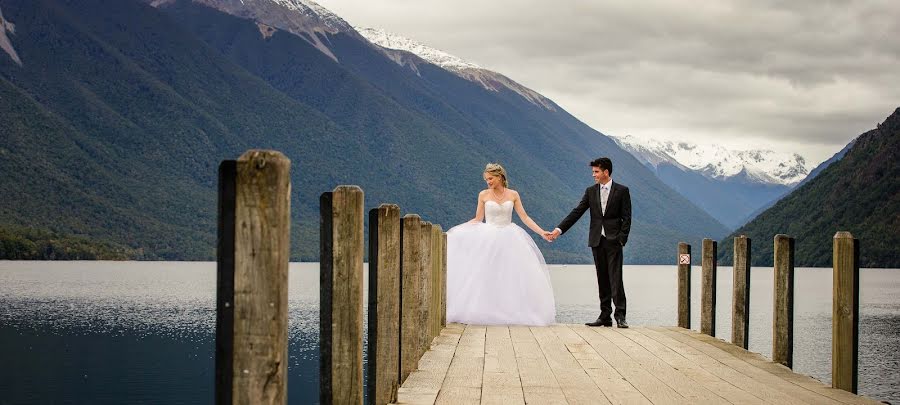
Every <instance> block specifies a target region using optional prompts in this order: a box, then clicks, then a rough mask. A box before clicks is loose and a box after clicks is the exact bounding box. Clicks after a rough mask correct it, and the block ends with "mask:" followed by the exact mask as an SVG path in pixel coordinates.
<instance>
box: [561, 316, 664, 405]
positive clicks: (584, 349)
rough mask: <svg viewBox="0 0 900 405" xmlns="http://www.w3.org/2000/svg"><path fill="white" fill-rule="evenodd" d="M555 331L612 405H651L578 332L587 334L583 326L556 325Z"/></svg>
mask: <svg viewBox="0 0 900 405" xmlns="http://www.w3.org/2000/svg"><path fill="white" fill-rule="evenodd" d="M552 329H553V331H554V332H555V333H556V335H557V336H559V339H560V341H562V342H563V344H565V345H566V348H567V349H568V350H569V352H570V353H571V354H572V356H573V357H575V359H576V360H577V361H578V363H579V364H580V365H581V367H582V369H583V370H584V371H585V373H587V375H588V376H589V377H590V378H591V380H592V381H593V382H594V384H595V385H596V386H597V387H599V388H600V391H601V392H602V393H603V395H604V396H605V397H606V399H607V400H608V401H609V402H610V403H612V404H650V403H651V402H650V401H649V400H647V398H645V397H644V395H643V394H641V392H640V391H638V390H637V389H636V388H634V386H633V385H631V383H629V382H628V381H626V380H625V379H624V378H622V376H621V375H620V374H619V372H617V371H616V370H615V369H614V368H613V367H612V366H611V365H609V363H607V362H606V360H604V359H603V358H602V357H601V356H600V355H599V354H597V351H596V350H594V348H593V347H592V346H591V345H590V343H588V342H587V341H586V340H585V339H584V338H583V337H582V336H581V335H580V334H579V333H578V332H576V331H577V330H580V331H581V332H582V333H585V332H587V327H585V326H582V325H554V326H553V327H552Z"/></svg>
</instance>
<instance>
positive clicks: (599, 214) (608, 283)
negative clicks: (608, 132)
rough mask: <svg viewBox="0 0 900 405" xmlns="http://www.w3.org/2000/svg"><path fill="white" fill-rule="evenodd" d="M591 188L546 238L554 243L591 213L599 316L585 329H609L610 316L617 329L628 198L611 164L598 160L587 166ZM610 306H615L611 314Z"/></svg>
mask: <svg viewBox="0 0 900 405" xmlns="http://www.w3.org/2000/svg"><path fill="white" fill-rule="evenodd" d="M591 171H592V172H593V177H594V182H595V183H596V184H594V185H593V186H590V187H588V189H587V190H585V191H584V197H581V202H580V203H578V206H577V207H575V208H574V209H573V210H572V212H571V213H569V215H568V216H567V217H566V218H565V219H563V220H562V222H560V223H559V226H558V227H557V228H556V229H554V230H553V232H550V233H549V234H548V235H547V237H548V238H549V239H550V240H555V239H556V238H558V237H559V235H561V234H563V233H565V232H566V231H568V230H569V228H571V227H572V225H574V224H575V222H576V221H578V219H579V218H581V216H582V215H584V212H585V211H587V210H588V209H590V210H591V227H590V230H589V231H588V245H589V246H590V247H591V251H592V253H593V254H594V266H595V267H596V268H597V286H598V288H599V290H600V316H599V317H598V318H597V320H596V321H594V322H588V323H586V324H585V325H588V326H612V319H611V316H612V317H614V318H615V319H616V324H617V325H618V327H620V328H627V327H628V322H626V321H625V286H624V285H623V284H622V248H623V247H625V243H627V242H628V233H629V232H630V231H631V194H630V193H629V191H628V187H625V186H623V185H621V184H619V183H615V182H613V181H612V178H611V177H610V176H611V175H612V172H613V167H612V161H611V160H609V158H605V157H602V158H599V159H596V160H594V161H592V162H591ZM611 303H615V305H616V311H615V314H613V313H612V312H613V311H612V305H611Z"/></svg>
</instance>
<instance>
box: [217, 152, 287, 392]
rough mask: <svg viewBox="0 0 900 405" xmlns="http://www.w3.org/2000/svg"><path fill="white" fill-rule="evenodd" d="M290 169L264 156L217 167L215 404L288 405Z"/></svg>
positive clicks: (277, 157) (273, 155)
mask: <svg viewBox="0 0 900 405" xmlns="http://www.w3.org/2000/svg"><path fill="white" fill-rule="evenodd" d="M290 166H291V162H290V160H288V159H287V158H286V157H285V156H284V155H282V154H281V153H279V152H275V151H262V150H251V151H247V152H246V153H244V154H243V155H241V157H240V158H239V159H238V160H237V161H236V162H235V161H224V162H222V164H221V165H220V166H219V221H218V247H217V250H218V252H217V256H218V257H217V260H218V265H217V287H216V361H215V367H216V387H215V402H216V403H217V404H284V403H286V402H287V372H286V371H287V364H288V354H287V327H288V308H287V302H288V299H287V296H288V295H287V290H288V282H287V280H288V261H289V258H290V194H291V193H290V191H291V183H290Z"/></svg>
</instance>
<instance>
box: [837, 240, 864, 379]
mask: <svg viewBox="0 0 900 405" xmlns="http://www.w3.org/2000/svg"><path fill="white" fill-rule="evenodd" d="M833 249H834V251H833V253H832V255H833V257H832V260H833V262H832V263H833V266H834V270H833V271H834V286H833V297H834V298H833V301H832V302H833V303H832V310H831V311H832V312H831V314H832V326H831V328H832V329H831V386H832V387H834V388H839V389H842V390H844V391H850V392H852V393H854V394H855V393H856V389H857V386H858V378H859V376H858V375H857V371H858V367H859V362H858V355H859V353H858V350H859V240H858V239H854V238H853V235H851V234H850V232H838V233H836V234H835V235H834V242H833Z"/></svg>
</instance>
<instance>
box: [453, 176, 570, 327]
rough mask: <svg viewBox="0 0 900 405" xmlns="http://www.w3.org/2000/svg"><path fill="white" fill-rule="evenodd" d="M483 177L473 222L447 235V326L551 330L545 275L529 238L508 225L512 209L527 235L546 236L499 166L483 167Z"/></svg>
mask: <svg viewBox="0 0 900 405" xmlns="http://www.w3.org/2000/svg"><path fill="white" fill-rule="evenodd" d="M483 177H484V182H485V183H487V189H486V190H482V191H481V192H480V193H479V194H478V209H477V210H476V212H475V218H474V219H472V220H471V221H469V222H467V223H464V224H462V225H458V226H455V227H453V228H451V229H450V230H449V231H447V322H459V323H466V324H475V325H534V326H538V325H539V326H543V325H549V324H552V323H554V322H555V318H556V306H555V302H554V299H553V288H552V286H551V285H550V272H549V271H548V269H547V264H546V263H545V262H544V256H543V255H542V254H541V251H540V250H539V249H538V247H537V245H535V243H534V241H533V240H532V239H531V237H530V236H528V233H527V232H525V230H524V229H522V228H520V227H519V226H517V225H516V224H513V223H512V211H513V208H515V210H516V213H518V214H519V219H521V220H522V222H523V223H524V224H525V225H527V226H528V228H530V229H531V230H532V231H534V232H536V233H537V234H539V235H542V236H544V237H545V238H546V236H545V235H546V232H545V231H544V230H543V229H541V227H540V226H538V225H537V224H536V223H535V222H534V220H532V219H531V218H529V217H528V214H526V213H525V208H524V207H523V206H522V199H521V198H520V197H519V193H518V192H516V191H515V190H511V189H509V187H508V182H507V180H506V170H504V169H503V167H502V166H500V165H499V164H496V163H490V164H488V165H487V167H485V169H484V174H483ZM482 219H485V222H481V220H482Z"/></svg>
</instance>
